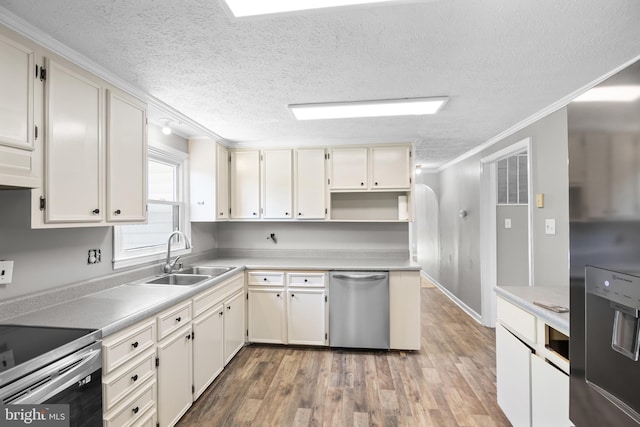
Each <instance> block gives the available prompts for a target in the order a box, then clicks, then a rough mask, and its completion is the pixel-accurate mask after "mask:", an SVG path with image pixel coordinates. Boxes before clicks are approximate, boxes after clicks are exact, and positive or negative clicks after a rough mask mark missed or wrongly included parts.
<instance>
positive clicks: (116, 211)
mask: <svg viewBox="0 0 640 427" xmlns="http://www.w3.org/2000/svg"><path fill="white" fill-rule="evenodd" d="M113 213H114V214H116V215H120V214H121V213H122V211H121V210H120V209H116V210H115V211H113Z"/></svg>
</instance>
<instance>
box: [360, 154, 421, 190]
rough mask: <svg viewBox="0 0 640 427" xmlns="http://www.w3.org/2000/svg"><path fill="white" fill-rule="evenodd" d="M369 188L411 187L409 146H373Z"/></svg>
mask: <svg viewBox="0 0 640 427" xmlns="http://www.w3.org/2000/svg"><path fill="white" fill-rule="evenodd" d="M370 157H371V169H370V170H371V173H370V180H369V188H371V189H389V188H394V189H396V188H397V189H400V188H406V189H408V188H410V187H411V181H410V180H411V158H410V149H409V147H371V148H370Z"/></svg>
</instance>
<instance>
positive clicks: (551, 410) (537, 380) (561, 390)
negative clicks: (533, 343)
mask: <svg viewBox="0 0 640 427" xmlns="http://www.w3.org/2000/svg"><path fill="white" fill-rule="evenodd" d="M568 408H569V376H568V375H567V374H565V373H564V372H562V371H561V370H560V369H558V368H556V367H555V366H553V365H551V364H550V363H548V362H547V361H545V360H543V359H541V358H539V357H532V358H531V421H532V425H533V426H558V427H567V426H572V425H573V423H572V422H571V421H570V420H569V411H568V410H567V409H568Z"/></svg>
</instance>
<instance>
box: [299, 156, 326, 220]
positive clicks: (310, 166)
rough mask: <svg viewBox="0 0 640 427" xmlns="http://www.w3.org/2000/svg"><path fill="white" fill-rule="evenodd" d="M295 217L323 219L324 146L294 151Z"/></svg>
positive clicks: (324, 188) (324, 205)
mask: <svg viewBox="0 0 640 427" xmlns="http://www.w3.org/2000/svg"><path fill="white" fill-rule="evenodd" d="M295 155H296V158H295V173H294V177H295V179H294V186H295V205H296V208H295V218H297V219H325V217H326V188H327V187H326V173H325V152H324V148H311V149H300V150H296V152H295Z"/></svg>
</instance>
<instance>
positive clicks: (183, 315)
mask: <svg viewBox="0 0 640 427" xmlns="http://www.w3.org/2000/svg"><path fill="white" fill-rule="evenodd" d="M190 321H191V300H188V301H185V302H183V303H180V304H178V305H174V306H173V307H171V308H169V309H167V310H165V311H163V312H162V313H160V314H158V341H160V340H162V339H163V338H164V337H166V336H167V335H169V334H170V333H171V332H173V331H175V330H176V329H178V328H180V327H181V326H183V325H186V324H187V323H189V322H190Z"/></svg>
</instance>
